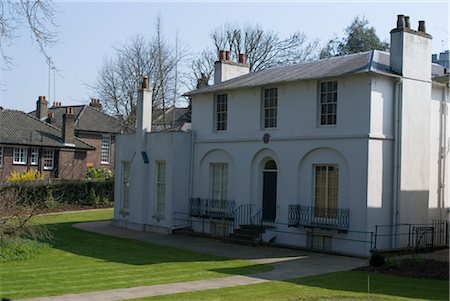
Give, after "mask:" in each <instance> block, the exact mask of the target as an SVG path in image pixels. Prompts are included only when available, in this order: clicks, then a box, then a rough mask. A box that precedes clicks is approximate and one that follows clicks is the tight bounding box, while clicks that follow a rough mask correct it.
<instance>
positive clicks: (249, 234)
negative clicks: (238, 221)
mask: <svg viewBox="0 0 450 301" xmlns="http://www.w3.org/2000/svg"><path fill="white" fill-rule="evenodd" d="M233 234H236V235H241V236H247V237H251V238H258V237H259V236H260V234H261V233H260V232H257V231H247V230H244V229H236V230H234V233H233Z"/></svg>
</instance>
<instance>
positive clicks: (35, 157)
mask: <svg viewBox="0 0 450 301" xmlns="http://www.w3.org/2000/svg"><path fill="white" fill-rule="evenodd" d="M38 164H39V149H38V148H37V147H33V148H31V157H30V165H38Z"/></svg>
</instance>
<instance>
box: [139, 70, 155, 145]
mask: <svg viewBox="0 0 450 301" xmlns="http://www.w3.org/2000/svg"><path fill="white" fill-rule="evenodd" d="M151 131H152V93H151V91H150V83H149V80H148V77H146V76H144V77H143V78H142V87H141V89H139V91H138V99H137V111H136V135H139V136H141V137H142V136H144V135H145V133H149V132H151Z"/></svg>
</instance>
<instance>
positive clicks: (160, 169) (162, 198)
mask: <svg viewBox="0 0 450 301" xmlns="http://www.w3.org/2000/svg"><path fill="white" fill-rule="evenodd" d="M165 207H166V161H157V162H156V212H157V213H159V214H162V215H164V212H165Z"/></svg>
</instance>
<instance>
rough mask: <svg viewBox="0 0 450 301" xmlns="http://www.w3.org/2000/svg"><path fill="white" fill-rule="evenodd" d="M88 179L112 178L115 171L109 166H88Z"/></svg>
mask: <svg viewBox="0 0 450 301" xmlns="http://www.w3.org/2000/svg"><path fill="white" fill-rule="evenodd" d="M86 178H87V179H99V180H111V179H114V172H113V171H112V170H110V169H107V168H94V167H88V168H86Z"/></svg>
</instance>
